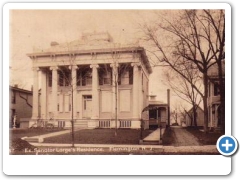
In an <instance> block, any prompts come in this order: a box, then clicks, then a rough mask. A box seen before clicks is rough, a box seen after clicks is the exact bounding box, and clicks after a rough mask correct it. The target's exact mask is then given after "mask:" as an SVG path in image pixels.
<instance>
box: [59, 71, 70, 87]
mask: <svg viewBox="0 0 240 180" xmlns="http://www.w3.org/2000/svg"><path fill="white" fill-rule="evenodd" d="M70 76H71V73H70V71H67V70H65V71H64V70H60V71H58V85H59V86H69V85H70V81H71V77H70Z"/></svg>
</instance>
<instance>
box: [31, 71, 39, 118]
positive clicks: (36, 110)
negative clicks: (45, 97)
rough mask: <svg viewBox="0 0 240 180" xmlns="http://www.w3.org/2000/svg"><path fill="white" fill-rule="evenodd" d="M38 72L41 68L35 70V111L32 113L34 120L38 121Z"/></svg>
mask: <svg viewBox="0 0 240 180" xmlns="http://www.w3.org/2000/svg"><path fill="white" fill-rule="evenodd" d="M38 72H39V68H38V67H34V68H33V111H32V119H33V120H37V119H38V118H39V115H38V104H39V102H38V83H39V82H38Z"/></svg>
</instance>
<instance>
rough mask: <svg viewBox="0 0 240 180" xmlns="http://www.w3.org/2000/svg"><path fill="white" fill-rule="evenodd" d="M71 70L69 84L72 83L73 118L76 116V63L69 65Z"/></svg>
mask: <svg viewBox="0 0 240 180" xmlns="http://www.w3.org/2000/svg"><path fill="white" fill-rule="evenodd" d="M69 69H70V70H71V77H72V78H71V79H72V82H71V85H72V98H71V99H72V112H73V119H76V118H77V69H78V67H77V66H76V65H74V66H69Z"/></svg>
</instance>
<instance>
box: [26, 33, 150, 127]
mask: <svg viewBox="0 0 240 180" xmlns="http://www.w3.org/2000/svg"><path fill="white" fill-rule="evenodd" d="M27 56H28V57H29V58H31V60H32V62H33V71H34V84H33V112H32V118H31V120H30V124H29V126H31V125H32V124H33V123H35V122H36V121H37V120H39V119H41V120H43V121H45V122H48V121H52V122H54V124H55V126H64V127H71V120H72V119H73V120H74V122H75V126H84V127H88V128H96V127H103V128H112V127H115V119H117V120H118V121H117V122H118V123H117V126H118V127H119V128H140V119H141V118H142V110H143V108H144V107H146V106H147V105H148V84H149V75H150V74H151V73H152V69H151V67H150V64H149V61H148V58H147V56H146V53H145V50H144V48H142V47H139V46H137V45H135V46H134V45H132V46H130V45H126V46H123V45H122V46H120V45H119V44H116V43H114V42H113V41H112V38H111V37H110V36H109V34H108V33H98V34H96V33H95V34H84V35H83V36H82V38H81V39H79V40H76V41H73V42H70V43H65V44H58V43H57V42H52V43H51V47H50V48H49V49H45V50H39V51H36V52H33V53H29V54H27ZM39 92H40V96H39Z"/></svg>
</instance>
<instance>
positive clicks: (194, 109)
mask: <svg viewBox="0 0 240 180" xmlns="http://www.w3.org/2000/svg"><path fill="white" fill-rule="evenodd" d="M193 124H194V126H195V127H197V106H196V105H194V106H193Z"/></svg>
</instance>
